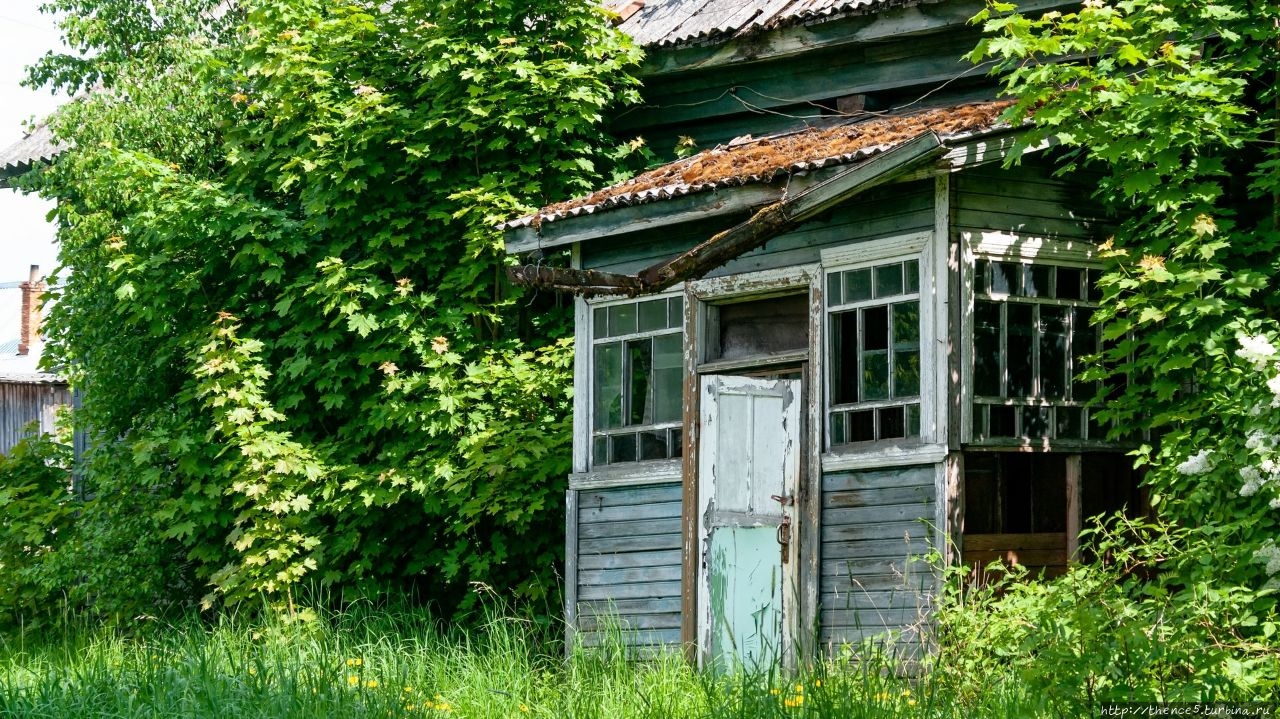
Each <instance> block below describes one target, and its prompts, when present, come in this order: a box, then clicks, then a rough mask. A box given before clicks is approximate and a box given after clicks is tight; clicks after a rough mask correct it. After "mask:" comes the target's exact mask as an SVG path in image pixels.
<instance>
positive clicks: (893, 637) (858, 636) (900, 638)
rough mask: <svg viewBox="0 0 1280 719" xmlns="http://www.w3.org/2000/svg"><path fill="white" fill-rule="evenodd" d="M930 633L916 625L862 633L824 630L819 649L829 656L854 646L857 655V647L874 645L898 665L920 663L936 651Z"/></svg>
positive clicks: (852, 629)
mask: <svg viewBox="0 0 1280 719" xmlns="http://www.w3.org/2000/svg"><path fill="white" fill-rule="evenodd" d="M928 629H929V627H918V626H916V625H908V626H905V627H903V626H893V627H877V626H869V627H864V628H862V629H854V628H852V627H839V626H837V627H822V630H821V631H820V632H819V633H818V641H819V646H821V647H822V649H823V650H824V651H826V652H827V653H828V654H836V653H838V652H841V651H843V650H844V649H845V647H847V646H850V645H853V649H854V651H857V645H860V644H862V643H863V642H865V641H870V642H871V643H872V644H874V645H875V647H876V651H877V652H884V653H885V654H886V655H888V656H889V657H890V658H892V659H894V660H897V661H912V660H918V659H920V658H922V657H923V656H924V655H925V654H928V653H929V652H930V651H932V648H931V647H930V646H929V640H928V637H929V635H930V632H929V631H928ZM922 630H923V631H922Z"/></svg>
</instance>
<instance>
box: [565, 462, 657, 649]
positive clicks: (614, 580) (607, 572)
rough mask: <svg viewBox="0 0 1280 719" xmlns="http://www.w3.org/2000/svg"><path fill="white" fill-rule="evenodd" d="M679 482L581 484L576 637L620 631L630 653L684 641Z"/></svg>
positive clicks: (594, 641)
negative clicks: (586, 486) (590, 487)
mask: <svg viewBox="0 0 1280 719" xmlns="http://www.w3.org/2000/svg"><path fill="white" fill-rule="evenodd" d="M680 495H681V486H680V483H679V482H668V483H663V484H655V485H645V486H631V487H611V488H608V489H597V490H581V491H579V492H578V501H577V512H578V516H577V520H578V524H577V526H578V536H577V551H578V557H577V577H576V579H575V580H574V581H575V582H576V585H575V586H576V588H577V606H576V612H575V616H576V621H577V633H576V636H577V638H578V639H579V640H580V641H581V642H582V644H583V645H584V646H600V645H602V644H606V643H608V642H610V641H612V640H613V639H612V637H615V636H616V637H618V638H620V639H621V640H622V642H623V643H624V644H625V645H626V646H627V647H628V651H630V652H631V653H632V654H633V655H636V656H648V655H651V654H652V653H653V652H654V651H656V650H659V649H661V648H662V647H670V648H672V649H675V648H678V646H679V644H680V586H681V579H680V573H681V562H680V541H681V533H680V526H681V525H680V508H681V498H680Z"/></svg>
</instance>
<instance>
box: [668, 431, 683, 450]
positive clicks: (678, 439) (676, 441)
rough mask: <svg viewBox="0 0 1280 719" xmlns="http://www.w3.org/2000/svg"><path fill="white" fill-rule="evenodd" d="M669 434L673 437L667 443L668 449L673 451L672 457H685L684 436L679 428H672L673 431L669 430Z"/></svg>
mask: <svg viewBox="0 0 1280 719" xmlns="http://www.w3.org/2000/svg"><path fill="white" fill-rule="evenodd" d="M667 432H668V433H670V435H671V439H670V441H668V442H667V447H669V448H670V449H671V456H672V457H681V456H683V455H684V434H683V433H682V432H681V431H680V428H679V427H672V428H671V429H669V430H667Z"/></svg>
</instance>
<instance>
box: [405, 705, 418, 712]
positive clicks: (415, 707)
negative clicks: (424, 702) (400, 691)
mask: <svg viewBox="0 0 1280 719" xmlns="http://www.w3.org/2000/svg"><path fill="white" fill-rule="evenodd" d="M417 708H418V705H416V704H405V705H404V710H405V711H408V712H411V711H413V710H414V709H417Z"/></svg>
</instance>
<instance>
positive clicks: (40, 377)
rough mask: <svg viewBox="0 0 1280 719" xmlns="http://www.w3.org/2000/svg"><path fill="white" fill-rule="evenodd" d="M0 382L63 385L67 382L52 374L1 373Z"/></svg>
mask: <svg viewBox="0 0 1280 719" xmlns="http://www.w3.org/2000/svg"><path fill="white" fill-rule="evenodd" d="M0 382H4V383H8V384H62V385H65V384H66V383H67V381H66V380H65V379H63V378H62V377H59V376H58V375H56V374H52V373H50V372H0Z"/></svg>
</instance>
